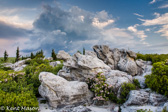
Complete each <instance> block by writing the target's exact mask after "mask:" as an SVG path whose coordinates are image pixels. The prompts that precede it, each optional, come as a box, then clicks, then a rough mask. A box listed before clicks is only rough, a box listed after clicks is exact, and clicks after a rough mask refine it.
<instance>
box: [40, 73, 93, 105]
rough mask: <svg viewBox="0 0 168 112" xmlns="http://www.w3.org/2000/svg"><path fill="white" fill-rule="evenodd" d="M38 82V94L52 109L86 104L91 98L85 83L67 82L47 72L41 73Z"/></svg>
mask: <svg viewBox="0 0 168 112" xmlns="http://www.w3.org/2000/svg"><path fill="white" fill-rule="evenodd" d="M39 80H40V82H41V85H40V87H39V94H40V95H41V96H42V97H43V98H45V99H46V100H48V101H49V105H50V106H52V107H54V108H56V107H58V106H62V105H72V104H74V103H79V102H88V101H89V100H90V98H91V97H92V93H91V92H90V91H89V90H88V85H87V84H86V83H85V82H78V81H67V80H66V79H64V78H62V77H60V76H56V75H54V74H52V73H49V72H41V73H40V75H39Z"/></svg>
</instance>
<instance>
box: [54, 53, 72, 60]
mask: <svg viewBox="0 0 168 112" xmlns="http://www.w3.org/2000/svg"><path fill="white" fill-rule="evenodd" d="M57 58H58V59H61V60H64V61H66V60H68V59H70V58H71V56H70V55H69V54H68V53H66V52H65V51H59V52H58V54H57Z"/></svg>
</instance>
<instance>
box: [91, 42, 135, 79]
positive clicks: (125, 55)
mask: <svg viewBox="0 0 168 112" xmlns="http://www.w3.org/2000/svg"><path fill="white" fill-rule="evenodd" d="M93 49H94V51H95V52H96V54H97V57H98V58H99V59H101V60H103V62H104V63H106V64H107V65H108V66H110V67H111V69H114V70H121V71H124V72H127V73H128V74H130V75H132V76H134V75H137V74H138V67H137V65H136V62H135V58H136V53H134V52H133V51H130V50H125V49H120V50H119V49H116V48H115V49H110V48H109V47H108V46H106V45H95V46H93Z"/></svg>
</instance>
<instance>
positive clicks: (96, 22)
mask: <svg viewBox="0 0 168 112" xmlns="http://www.w3.org/2000/svg"><path fill="white" fill-rule="evenodd" d="M112 23H114V20H113V19H110V20H107V21H105V22H100V21H99V19H98V18H93V22H92V25H93V26H95V27H97V28H104V27H106V26H108V25H110V24H112Z"/></svg>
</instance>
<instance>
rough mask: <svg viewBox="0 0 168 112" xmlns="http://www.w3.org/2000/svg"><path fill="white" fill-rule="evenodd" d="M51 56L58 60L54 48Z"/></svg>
mask: <svg viewBox="0 0 168 112" xmlns="http://www.w3.org/2000/svg"><path fill="white" fill-rule="evenodd" d="M51 57H52V58H53V60H57V56H56V54H55V51H54V49H52V53H51Z"/></svg>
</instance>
